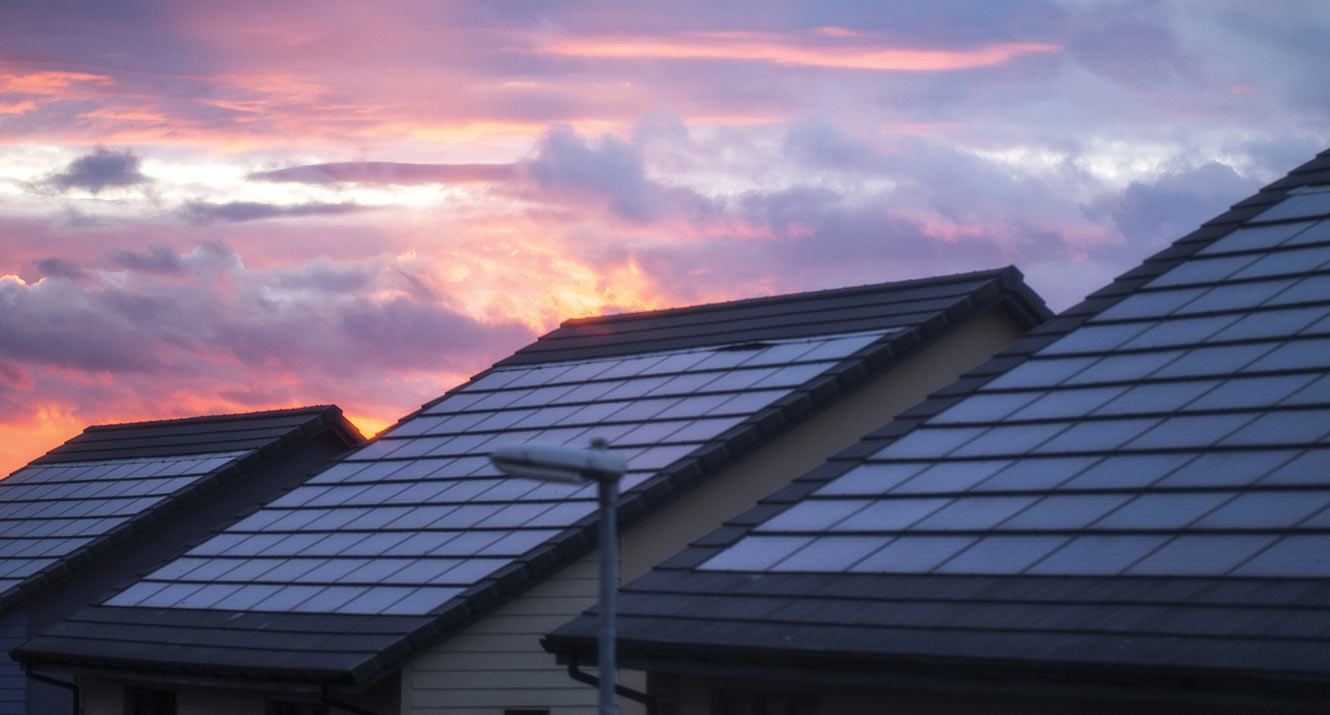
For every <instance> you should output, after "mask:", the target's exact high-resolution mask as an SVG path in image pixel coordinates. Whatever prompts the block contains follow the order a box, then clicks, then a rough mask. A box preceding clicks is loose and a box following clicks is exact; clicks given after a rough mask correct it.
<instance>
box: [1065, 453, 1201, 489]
mask: <svg viewBox="0 0 1330 715" xmlns="http://www.w3.org/2000/svg"><path fill="white" fill-rule="evenodd" d="M1191 458H1192V455H1190V454H1115V455H1110V456H1109V457H1106V458H1105V459H1103V460H1101V461H1100V462H1098V463H1096V464H1095V465H1094V466H1093V467H1090V468H1089V469H1087V470H1085V471H1084V472H1081V473H1080V474H1078V475H1077V476H1076V477H1075V478H1074V479H1071V480H1070V481H1068V482H1066V483H1065V484H1063V485H1062V486H1063V488H1064V489H1076V490H1080V489H1136V488H1139V487H1143V486H1147V485H1149V484H1153V483H1155V482H1156V481H1158V480H1159V479H1160V478H1162V477H1163V476H1164V475H1166V474H1168V473H1169V472H1171V471H1173V470H1174V469H1177V468H1178V467H1180V466H1182V465H1183V464H1186V463H1187V461H1188V460H1190V459H1191Z"/></svg>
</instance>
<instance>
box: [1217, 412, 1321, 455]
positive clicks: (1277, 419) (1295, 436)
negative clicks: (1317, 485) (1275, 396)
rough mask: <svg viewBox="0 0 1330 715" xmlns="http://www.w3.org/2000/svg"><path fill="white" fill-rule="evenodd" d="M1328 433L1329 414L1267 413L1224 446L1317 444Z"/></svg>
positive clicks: (1233, 436) (1227, 441)
mask: <svg viewBox="0 0 1330 715" xmlns="http://www.w3.org/2000/svg"><path fill="white" fill-rule="evenodd" d="M1327 433H1330V410H1290V411H1287V412H1269V413H1266V414H1264V415H1261V416H1260V417H1258V418H1256V419H1255V420H1252V421H1251V423H1250V424H1248V425H1247V426H1245V427H1243V428H1242V429H1240V430H1238V431H1237V432H1234V433H1233V434H1231V435H1229V436H1228V437H1227V438H1225V439H1224V440H1223V442H1221V444H1223V445H1226V446H1228V445H1244V446H1248V445H1249V446H1267V445H1275V444H1305V443H1311V442H1316V441H1319V440H1321V439H1323V438H1324V437H1325V435H1326V434H1327Z"/></svg>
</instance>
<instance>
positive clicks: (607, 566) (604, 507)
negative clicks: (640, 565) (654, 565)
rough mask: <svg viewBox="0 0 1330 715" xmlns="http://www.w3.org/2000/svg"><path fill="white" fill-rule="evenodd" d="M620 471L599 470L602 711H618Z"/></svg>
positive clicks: (598, 646)
mask: <svg viewBox="0 0 1330 715" xmlns="http://www.w3.org/2000/svg"><path fill="white" fill-rule="evenodd" d="M619 477H620V475H619V474H613V475H610V474H599V475H597V478H596V488H597V496H598V497H599V500H600V622H599V623H598V624H597V635H596V641H597V643H596V654H597V657H598V660H597V662H596V670H597V671H598V672H599V675H600V696H599V697H598V699H597V700H598V702H599V705H600V708H599V709H600V715H614V713H615V710H616V708H615V705H616V703H615V702H614V684H615V683H617V682H618V673H617V672H616V666H617V662H618V661H617V659H616V658H615V641H616V640H617V638H618V634H617V633H616V632H615V628H614V619H615V615H616V612H617V611H618V605H619V604H618V593H619V588H618V586H619V539H618V535H619V529H618V525H617V524H616V522H617V520H618V519H617V515H616V513H615V509H614V505H615V503H616V502H618V501H619Z"/></svg>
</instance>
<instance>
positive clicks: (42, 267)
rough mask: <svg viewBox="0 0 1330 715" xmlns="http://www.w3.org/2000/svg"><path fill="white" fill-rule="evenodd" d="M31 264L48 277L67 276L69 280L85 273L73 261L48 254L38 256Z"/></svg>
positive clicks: (80, 276) (81, 276)
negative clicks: (47, 255)
mask: <svg viewBox="0 0 1330 715" xmlns="http://www.w3.org/2000/svg"><path fill="white" fill-rule="evenodd" d="M33 265H34V266H36V268H37V270H38V271H40V272H41V274H42V275H43V276H46V277H48V278H68V279H71V280H74V279H78V278H83V277H84V276H86V275H87V273H86V272H85V271H84V270H83V268H82V267H80V266H79V264H78V263H75V262H74V261H71V260H67V259H64V258H59V257H56V256H50V257H47V258H39V259H37V260H36V261H33Z"/></svg>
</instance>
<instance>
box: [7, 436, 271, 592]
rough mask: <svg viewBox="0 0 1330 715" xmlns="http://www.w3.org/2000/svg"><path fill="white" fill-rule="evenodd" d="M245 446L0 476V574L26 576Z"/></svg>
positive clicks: (48, 467)
mask: <svg viewBox="0 0 1330 715" xmlns="http://www.w3.org/2000/svg"><path fill="white" fill-rule="evenodd" d="M248 453H249V452H248V451H237V452H220V453H219V452H214V453H205V454H196V455H189V456H186V457H144V458H131V459H115V460H100V461H90V462H60V463H50V464H44V465H40V466H33V467H27V468H25V469H21V470H19V471H17V472H15V473H14V474H12V475H11V476H10V477H8V478H6V479H5V480H3V481H0V520H3V521H0V573H3V574H4V575H5V576H8V577H14V578H25V577H27V576H29V575H31V574H33V573H36V572H37V571H39V570H41V569H42V568H45V567H47V566H49V565H51V564H54V563H56V562H58V561H60V560H61V559H63V558H65V557H66V556H68V555H69V554H71V553H73V552H74V551H75V550H77V549H78V548H80V547H82V546H84V545H86V544H88V543H91V542H92V541H93V540H94V539H95V538H96V537H99V536H101V535H102V534H105V533H107V532H108V531H110V530H111V529H113V528H114V527H116V526H117V525H119V524H123V523H125V522H126V521H128V520H129V519H131V518H132V517H134V516H136V515H138V514H140V513H142V512H144V511H146V510H147V509H149V508H151V507H152V506H154V505H155V504H158V503H159V502H161V501H162V500H163V499H165V498H166V497H167V496H169V495H171V494H174V493H176V492H178V491H179V490H180V489H183V488H185V487H187V486H189V485H190V484H193V483H194V482H196V481H197V480H198V479H199V477H201V476H205V475H208V474H211V473H212V472H214V471H215V470H216V469H218V468H220V467H222V466H224V465H226V464H229V463H231V462H232V461H234V460H235V459H236V458H238V457H242V456H244V455H246V454H248Z"/></svg>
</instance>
